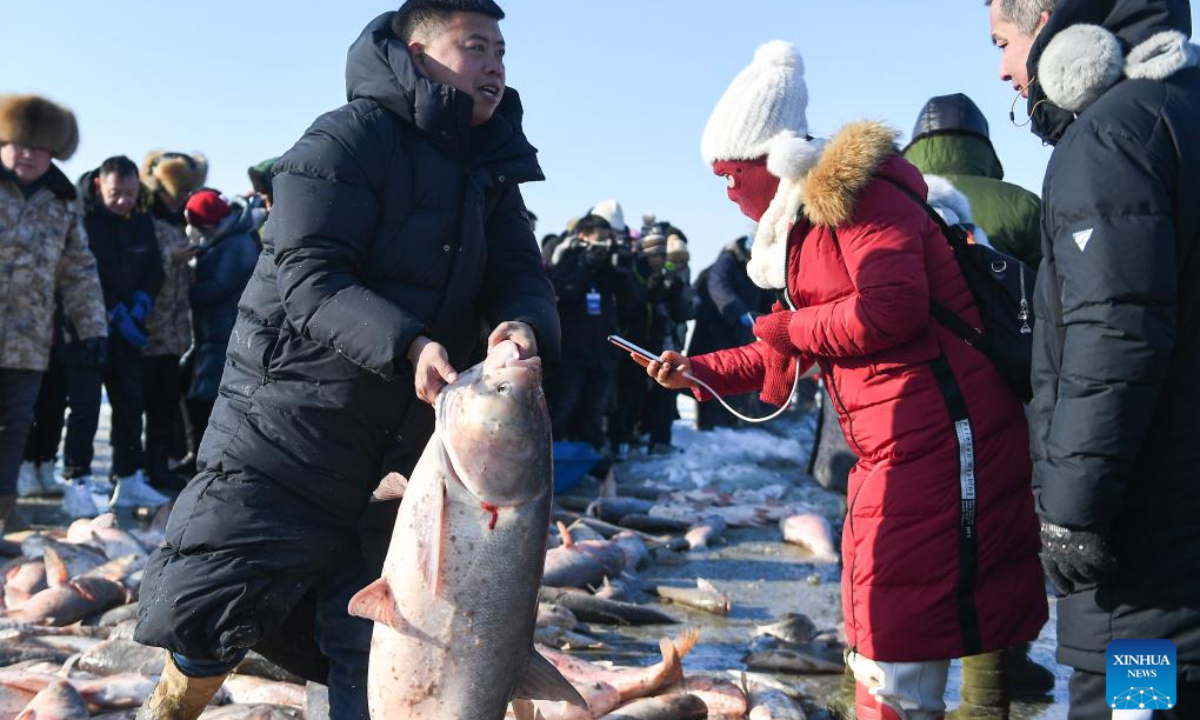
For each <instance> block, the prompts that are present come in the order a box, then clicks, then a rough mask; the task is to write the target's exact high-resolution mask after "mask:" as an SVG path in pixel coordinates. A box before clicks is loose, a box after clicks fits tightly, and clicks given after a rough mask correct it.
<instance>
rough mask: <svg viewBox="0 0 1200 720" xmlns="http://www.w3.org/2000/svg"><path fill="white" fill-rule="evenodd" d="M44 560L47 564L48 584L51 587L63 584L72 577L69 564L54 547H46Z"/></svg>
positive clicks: (43, 554)
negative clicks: (68, 570) (68, 568)
mask: <svg viewBox="0 0 1200 720" xmlns="http://www.w3.org/2000/svg"><path fill="white" fill-rule="evenodd" d="M42 562H43V563H44V564H45V566H46V584H47V585H49V586H50V587H56V586H58V585H62V584H63V583H65V582H67V581H68V580H70V579H71V577H70V575H69V574H68V573H67V564H66V563H65V562H63V559H62V556H61V555H59V554H58V551H57V550H55V549H54V548H52V547H48V548H46V550H45V551H44V552H43V553H42Z"/></svg>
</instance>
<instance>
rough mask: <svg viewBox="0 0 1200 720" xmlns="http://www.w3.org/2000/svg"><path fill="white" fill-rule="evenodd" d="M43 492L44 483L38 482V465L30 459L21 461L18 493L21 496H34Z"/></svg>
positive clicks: (18, 474) (18, 475)
mask: <svg viewBox="0 0 1200 720" xmlns="http://www.w3.org/2000/svg"><path fill="white" fill-rule="evenodd" d="M41 494H42V484H41V483H39V482H38V465H36V464H35V463H33V462H32V461H30V460H24V461H22V462H21V469H20V471H19V472H18V473H17V495H20V496H21V497H32V496H34V495H41Z"/></svg>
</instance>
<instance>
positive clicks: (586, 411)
mask: <svg viewBox="0 0 1200 720" xmlns="http://www.w3.org/2000/svg"><path fill="white" fill-rule="evenodd" d="M615 383H616V368H585V367H579V366H578V365H576V364H567V363H564V364H563V366H562V367H561V368H559V371H558V374H557V376H555V379H554V383H553V390H552V397H551V400H550V423H551V425H552V426H553V432H554V439H555V440H576V439H577V440H582V441H584V442H586V443H588V444H589V445H591V446H592V447H594V448H596V449H600V448H603V447H604V411H605V410H606V409H607V407H608V400H609V394H610V393H611V392H612V390H613V385H614V384H615ZM572 431H574V432H572Z"/></svg>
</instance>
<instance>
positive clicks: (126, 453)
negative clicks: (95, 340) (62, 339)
mask: <svg viewBox="0 0 1200 720" xmlns="http://www.w3.org/2000/svg"><path fill="white" fill-rule="evenodd" d="M102 385H103V387H104V389H106V390H107V391H108V404H109V405H110V406H111V407H112V437H111V443H112V449H113V462H112V474H113V475H114V476H115V477H125V476H127V475H132V474H133V473H135V472H137V471H138V470H139V469H140V468H141V467H142V412H143V410H144V409H145V403H144V402H143V399H142V398H143V395H142V357H141V354H140V353H139V352H138V350H137V348H134V347H133V346H131V345H130V344H129V343H127V342H125V340H124V339H122V338H121V337H120V336H119V335H114V336H113V337H111V338H109V342H108V360H107V361H106V362H105V364H104V368H103V369H94V368H85V367H74V366H72V367H69V368H68V369H67V404H68V405H69V407H70V408H71V412H70V413H69V414H68V415H67V437H66V441H65V442H64V444H63V476H64V477H68V478H77V477H83V476H84V475H91V474H92V458H93V456H94V454H95V451H94V449H93V443H94V442H95V440H96V428H97V427H98V426H99V424H100V388H101V386H102Z"/></svg>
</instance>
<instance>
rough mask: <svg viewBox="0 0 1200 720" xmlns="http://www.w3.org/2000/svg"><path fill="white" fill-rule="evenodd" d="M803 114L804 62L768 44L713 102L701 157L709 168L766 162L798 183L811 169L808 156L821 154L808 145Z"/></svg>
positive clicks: (788, 48)
mask: <svg viewBox="0 0 1200 720" xmlns="http://www.w3.org/2000/svg"><path fill="white" fill-rule="evenodd" d="M807 109H808V87H807V86H806V85H805V83H804V60H803V59H802V58H801V57H800V53H799V52H798V51H797V50H796V48H795V47H794V46H793V45H792V44H791V43H788V42H785V41H783V40H772V41H771V42H768V43H766V44H765V45H763V46H761V47H759V48H758V50H757V51H755V53H754V60H753V61H752V62H751V63H750V65H749V66H748V67H746V68H745V69H744V70H742V71H741V72H740V73H738V76H737V77H735V78H734V79H733V82H732V83H730V85H729V88H728V89H726V90H725V94H724V95H722V96H721V99H720V100H719V101H717V106H716V108H714V109H713V112H712V115H711V116H710V117H709V119H708V125H706V126H705V128H704V135H703V136H702V138H701V140H700V154H701V156H702V157H703V158H704V162H706V163H708V164H709V165H712V164H713V163H715V162H717V161H720V160H755V159H757V158H761V157H766V158H767V169H768V170H769V171H770V172H771V174H773V175H775V176H776V177H780V178H796V177H800V176H801V175H803V174H804V172H806V171H807V170H808V168H809V167H811V165H812V161H813V158H812V157H811V155H812V154H814V153H815V154H816V155H819V154H820V148H819V147H814V146H813V143H811V142H808V141H806V136H807V135H808V119H807V117H806V112H807Z"/></svg>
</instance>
